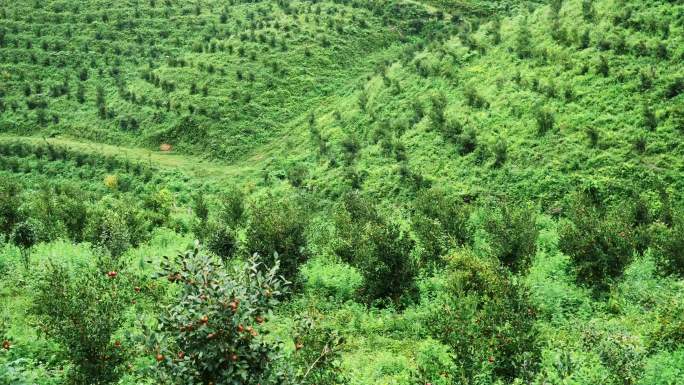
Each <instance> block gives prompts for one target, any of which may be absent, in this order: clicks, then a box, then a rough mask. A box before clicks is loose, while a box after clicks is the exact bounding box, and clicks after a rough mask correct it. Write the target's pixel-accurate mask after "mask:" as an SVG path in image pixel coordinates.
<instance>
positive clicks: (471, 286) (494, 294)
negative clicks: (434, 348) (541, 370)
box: [424, 249, 539, 383]
mask: <svg viewBox="0 0 684 385" xmlns="http://www.w3.org/2000/svg"><path fill="white" fill-rule="evenodd" d="M446 262H447V269H446V271H445V273H444V280H445V287H444V288H443V289H442V290H441V291H438V292H437V293H435V297H436V298H435V299H434V300H432V301H431V302H430V303H429V306H428V309H429V310H428V312H427V319H425V321H424V324H425V325H427V328H428V330H429V331H430V334H431V335H432V336H433V337H434V338H436V339H438V340H439V341H441V342H442V343H443V344H445V345H447V346H449V347H450V348H451V351H452V352H453V354H454V355H455V361H456V364H457V368H456V372H455V373H453V378H475V377H476V376H483V377H484V376H486V375H487V374H488V375H489V376H491V377H493V378H492V380H491V382H487V383H499V382H501V383H510V382H512V381H513V379H515V378H517V379H522V381H523V382H524V381H525V380H524V379H525V378H527V379H528V381H529V380H531V376H532V375H533V374H534V373H535V363H536V362H537V361H538V357H539V348H538V346H537V344H536V331H535V328H534V321H535V311H534V308H533V307H532V305H531V304H530V303H529V301H528V299H527V292H526V290H525V288H524V286H523V285H521V284H519V283H516V281H514V280H511V279H510V272H508V271H506V269H504V268H502V267H501V266H500V265H499V264H498V263H497V262H496V261H492V260H488V259H486V258H481V257H477V256H475V255H473V254H472V252H471V251H469V250H467V249H465V250H463V251H460V252H459V253H457V254H453V255H450V256H448V257H447V259H446ZM496 380H498V381H496Z"/></svg>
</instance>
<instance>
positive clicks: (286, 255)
mask: <svg viewBox="0 0 684 385" xmlns="http://www.w3.org/2000/svg"><path fill="white" fill-rule="evenodd" d="M307 224H308V218H307V213H306V212H304V211H303V210H302V208H301V207H299V206H298V205H297V204H295V203H294V202H293V201H291V200H289V199H285V200H281V201H278V200H275V199H274V198H273V197H268V198H266V199H263V200H260V201H257V202H254V204H252V205H251V207H250V220H249V224H248V226H247V241H246V243H247V244H246V248H247V250H248V252H250V253H258V254H259V255H263V256H264V261H265V262H266V263H268V264H274V263H275V261H276V260H277V259H278V257H277V256H274V255H275V254H277V255H278V256H280V258H282V259H281V269H280V273H281V274H282V275H283V276H284V277H285V278H286V279H287V280H294V279H295V277H296V276H297V273H298V271H299V265H300V264H302V263H303V262H304V261H306V258H307V255H306V237H305V230H306V226H307Z"/></svg>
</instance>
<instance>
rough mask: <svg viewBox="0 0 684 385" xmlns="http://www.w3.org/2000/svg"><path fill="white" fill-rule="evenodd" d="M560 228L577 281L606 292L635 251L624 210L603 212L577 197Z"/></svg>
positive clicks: (562, 243)
mask: <svg viewBox="0 0 684 385" xmlns="http://www.w3.org/2000/svg"><path fill="white" fill-rule="evenodd" d="M567 217H568V221H567V222H565V223H563V224H562V225H561V226H560V229H559V236H560V239H559V247H560V249H561V251H563V253H565V254H567V255H568V256H570V258H572V260H573V263H574V265H575V269H576V270H577V279H578V280H579V281H580V282H581V283H583V284H585V285H588V286H591V287H593V288H594V289H597V290H598V291H602V290H605V289H607V288H608V287H609V286H610V284H611V280H614V279H616V278H618V277H620V275H622V272H623V269H624V267H625V266H626V265H627V264H628V263H629V261H631V259H632V254H633V253H634V251H635V242H634V230H633V228H632V226H631V223H630V221H629V218H625V214H624V210H621V209H620V208H614V209H611V210H609V211H606V210H603V209H601V208H599V207H597V206H596V204H595V203H594V202H593V201H592V200H591V199H590V198H589V197H587V196H586V194H576V195H575V196H574V197H573V198H572V201H571V203H570V207H569V210H568V212H567Z"/></svg>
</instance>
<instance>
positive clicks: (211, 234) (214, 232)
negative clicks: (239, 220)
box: [205, 223, 238, 259]
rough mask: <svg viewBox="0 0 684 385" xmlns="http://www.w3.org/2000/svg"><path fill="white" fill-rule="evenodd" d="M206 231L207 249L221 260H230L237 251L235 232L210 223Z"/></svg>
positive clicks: (229, 228)
mask: <svg viewBox="0 0 684 385" xmlns="http://www.w3.org/2000/svg"><path fill="white" fill-rule="evenodd" d="M205 231H206V233H207V234H206V237H207V239H206V242H207V249H208V250H209V251H211V252H212V253H214V254H216V255H218V256H219V257H221V258H223V259H229V258H231V257H232V256H233V255H234V253H235V252H236V250H237V247H238V240H237V236H236V234H235V230H234V229H233V228H231V227H228V226H224V225H221V224H218V223H211V224H210V225H209V226H208V229H206V230H205Z"/></svg>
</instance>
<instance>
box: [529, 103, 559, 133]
mask: <svg viewBox="0 0 684 385" xmlns="http://www.w3.org/2000/svg"><path fill="white" fill-rule="evenodd" d="M534 119H535V121H536V122H537V134H539V135H544V134H546V133H547V132H549V131H551V130H552V129H553V125H554V123H555V120H556V119H555V117H554V114H553V112H551V111H550V110H548V109H546V108H538V109H536V110H535V112H534Z"/></svg>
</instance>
